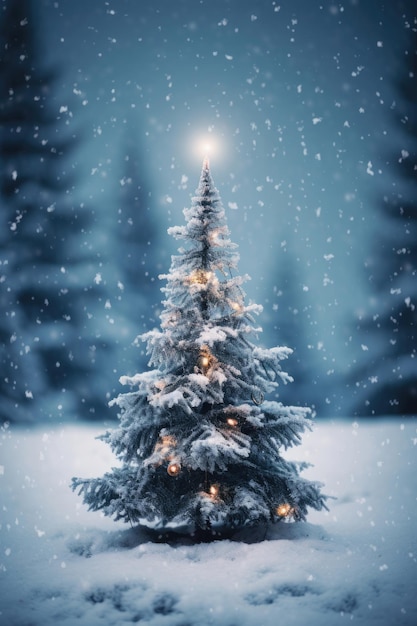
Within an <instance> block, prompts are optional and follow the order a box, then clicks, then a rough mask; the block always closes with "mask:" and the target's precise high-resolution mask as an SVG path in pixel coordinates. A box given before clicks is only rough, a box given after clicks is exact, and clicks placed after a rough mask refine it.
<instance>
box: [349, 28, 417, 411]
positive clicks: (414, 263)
mask: <svg viewBox="0 0 417 626" xmlns="http://www.w3.org/2000/svg"><path fill="white" fill-rule="evenodd" d="M397 87H398V93H399V96H400V99H399V101H398V103H397V104H396V107H395V109H394V111H395V115H396V121H397V124H398V126H399V128H400V129H401V136H400V138H401V143H400V145H399V149H398V150H397V151H396V152H395V161H394V160H393V162H392V171H393V172H394V173H395V172H396V173H397V179H396V180H395V182H394V184H393V187H394V189H393V192H392V193H391V194H386V195H385V196H384V201H383V202H382V203H381V211H380V217H381V220H380V226H379V229H378V230H377V231H376V233H375V235H376V237H375V239H376V244H374V248H373V251H372V254H371V256H370V258H369V260H368V262H367V269H368V271H369V273H370V276H369V282H370V283H371V285H372V293H371V298H370V304H369V306H368V307H366V308H365V312H364V313H362V314H361V315H360V317H359V320H358V326H357V330H358V331H359V338H360V342H361V344H362V347H363V348H364V349H362V351H361V352H360V353H359V355H358V359H357V367H356V371H355V372H354V383H355V384H354V390H353V394H352V395H353V397H354V401H355V406H354V407H353V410H354V413H355V414H357V415H387V414H398V415H404V414H409V415H410V414H411V415H416V414H417V200H416V199H417V31H416V29H414V30H412V31H411V36H410V46H409V48H408V50H407V51H406V54H405V63H404V64H403V71H402V73H401V74H400V75H399V77H398V79H397ZM400 183H402V184H400Z"/></svg>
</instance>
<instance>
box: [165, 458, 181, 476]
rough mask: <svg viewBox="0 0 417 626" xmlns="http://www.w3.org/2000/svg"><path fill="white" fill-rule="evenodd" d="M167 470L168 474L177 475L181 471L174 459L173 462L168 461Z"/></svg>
mask: <svg viewBox="0 0 417 626" xmlns="http://www.w3.org/2000/svg"><path fill="white" fill-rule="evenodd" d="M167 472H168V474H169V475H170V476H178V474H179V473H180V472H181V465H180V464H179V463H176V462H175V461H174V462H173V463H170V464H169V465H168V467H167Z"/></svg>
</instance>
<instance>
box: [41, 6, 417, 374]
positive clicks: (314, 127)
mask: <svg viewBox="0 0 417 626" xmlns="http://www.w3.org/2000/svg"><path fill="white" fill-rule="evenodd" d="M413 4H414V3H413V2H411V1H409V2H401V1H399V0H393V1H390V2H387V1H385V2H384V1H382V0H346V1H345V2H335V1H329V0H322V1H316V0H291V1H288V0H281V1H280V0H276V1H273V0H272V1H271V0H261V1H257V2H255V1H249V0H243V1H242V0H210V1H209V0H177V1H176V2H172V1H170V2H168V1H167V0H154V1H152V2H148V1H137V0H118V1H116V0H109V1H107V2H104V1H102V0H91V1H90V0H89V1H83V2H81V1H79V0H41V2H39V19H40V20H41V21H42V24H43V30H42V41H43V46H44V50H45V52H46V53H47V54H48V55H49V57H50V60H51V61H52V62H54V63H57V64H58V67H59V68H60V69H61V70H62V74H61V76H60V77H59V96H58V97H59V99H60V100H59V102H57V108H60V107H61V106H64V107H66V106H68V112H67V113H64V115H65V114H67V115H70V114H71V113H72V115H73V117H72V122H71V123H72V125H73V128H77V129H79V131H78V132H79V133H80V136H81V138H82V141H81V143H80V149H79V153H78V164H77V165H78V167H79V169H80V171H81V172H82V177H81V178H80V180H79V183H78V192H79V194H80V197H85V198H89V199H90V200H91V201H93V202H94V204H95V206H96V207H97V208H98V209H99V211H102V215H103V219H104V216H105V214H106V212H109V211H110V212H111V211H113V210H114V208H115V203H116V202H117V201H116V198H117V193H118V187H119V186H120V183H119V180H120V178H121V176H122V174H121V171H122V169H121V168H122V160H123V155H124V150H125V146H126V140H127V137H134V138H136V141H137V145H138V150H139V152H140V153H141V155H142V157H143V164H144V176H146V177H147V180H148V185H149V187H150V189H151V190H152V197H153V199H154V207H155V211H157V212H158V219H159V223H160V228H161V232H165V231H166V229H167V227H168V226H170V225H173V224H181V223H183V216H182V209H183V207H184V206H187V205H189V203H190V196H191V195H192V194H193V192H194V190H195V187H196V185H197V182H198V178H199V173H200V168H201V160H202V157H203V150H202V148H201V144H202V143H203V142H205V141H210V142H211V143H212V145H213V151H212V153H211V168H212V173H213V177H214V180H215V182H216V186H217V187H218V189H219V190H220V193H221V196H222V199H223V203H224V206H225V207H226V208H227V209H228V211H227V212H228V222H229V227H230V230H231V235H232V239H233V240H234V241H236V242H237V243H238V244H239V246H240V254H241V264H240V270H241V273H248V274H249V275H250V276H251V277H252V281H251V282H250V283H248V284H247V288H246V291H247V293H248V295H249V297H251V298H253V299H255V300H256V301H257V302H259V303H261V304H265V310H266V312H267V310H269V309H268V301H269V300H270V298H271V291H272V288H273V287H274V285H276V282H277V280H278V277H279V274H280V272H281V273H282V272H283V265H284V271H285V264H286V263H287V262H288V264H291V263H292V264H294V263H295V265H296V267H297V276H298V283H297V289H298V290H299V292H300V294H302V296H303V298H306V299H307V300H306V302H307V303H308V310H309V331H308V333H309V336H308V338H307V339H308V342H309V344H310V345H312V346H314V348H315V349H317V351H318V353H319V359H318V360H319V362H320V364H321V367H322V369H323V372H324V373H326V372H329V371H333V370H334V371H335V373H337V372H340V371H343V369H344V368H346V367H347V366H348V365H349V363H350V362H351V360H352V359H353V358H354V354H355V351H356V350H357V349H358V346H357V345H356V343H357V342H356V339H355V337H353V338H352V339H350V336H351V335H352V327H351V323H352V319H353V316H354V313H355V311H357V310H358V309H360V308H361V307H362V306H363V305H364V304H365V303H366V300H367V292H366V289H365V287H366V277H365V272H364V263H365V261H366V258H367V255H368V254H369V246H370V244H371V242H372V237H373V233H374V229H375V219H376V216H377V206H378V198H379V197H380V196H381V195H382V194H383V193H384V190H385V189H386V187H387V185H388V186H390V185H391V184H392V182H393V181H391V178H390V176H391V174H390V170H389V168H388V167H387V166H386V162H387V158H388V156H389V157H391V152H390V151H391V150H393V149H394V146H398V143H396V142H397V141H398V136H397V129H396V127H395V126H394V124H393V114H392V110H391V109H392V108H393V106H395V99H396V97H397V96H396V92H395V88H394V85H393V81H394V80H395V77H396V74H397V72H398V69H399V67H400V66H401V63H402V61H403V58H404V52H405V50H406V49H407V45H408V39H407V36H408V33H409V31H410V26H411V24H412V20H413V19H414V16H415V13H416V12H415V9H414V10H413ZM395 149H397V148H395ZM166 247H167V251H169V253H171V252H174V251H175V242H171V241H170V240H169V238H168V237H167V238H166ZM168 263H169V260H168ZM166 269H168V267H167V268H166ZM276 286H277V288H278V289H279V285H276ZM261 323H262V321H261ZM273 340H274V342H275V343H279V336H278V337H274V339H273ZM268 343H270V341H269V340H268Z"/></svg>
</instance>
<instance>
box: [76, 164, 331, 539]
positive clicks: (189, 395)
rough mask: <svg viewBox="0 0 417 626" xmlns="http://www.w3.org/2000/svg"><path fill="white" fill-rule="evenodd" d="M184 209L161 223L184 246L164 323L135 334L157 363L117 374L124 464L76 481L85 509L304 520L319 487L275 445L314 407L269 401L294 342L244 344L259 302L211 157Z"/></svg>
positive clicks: (293, 433) (291, 437)
mask: <svg viewBox="0 0 417 626" xmlns="http://www.w3.org/2000/svg"><path fill="white" fill-rule="evenodd" d="M184 215H185V218H186V225H185V226H175V227H172V228H170V229H169V232H170V234H171V235H173V236H174V237H175V238H176V239H179V240H183V241H184V247H183V248H180V249H179V254H178V255H177V256H174V257H173V258H172V264H171V268H170V271H169V273H168V274H167V275H163V276H161V278H162V279H165V280H166V281H167V283H166V287H164V288H163V291H164V292H165V295H166V299H165V301H164V303H163V304H164V310H163V312H162V314H161V330H153V331H151V332H148V333H146V334H145V335H143V336H142V337H141V339H142V340H144V341H146V342H147V350H148V354H149V355H150V362H149V365H150V366H151V367H154V369H152V370H150V371H147V372H144V373H141V374H136V375H135V376H131V377H127V376H124V377H122V378H121V382H122V383H123V384H127V385H129V386H130V387H131V391H130V392H129V393H124V394H121V395H120V396H119V397H118V398H116V399H115V400H113V404H116V405H117V406H118V407H119V408H120V415H119V418H120V425H119V427H118V428H116V429H114V430H111V431H108V432H107V433H105V434H104V435H103V436H102V437H101V439H103V440H104V441H105V442H107V443H108V444H109V445H110V446H111V448H112V450H113V452H114V453H115V454H116V456H117V457H118V459H119V461H120V466H119V467H117V468H113V469H112V471H111V472H109V473H106V474H105V475H104V476H103V477H101V478H94V479H89V478H87V479H83V478H74V479H73V483H72V487H73V489H74V490H75V489H79V492H80V494H82V496H83V498H84V502H85V503H86V504H87V505H89V507H90V509H92V510H101V511H103V513H104V514H105V515H109V516H114V518H115V519H122V520H124V521H126V522H128V521H130V523H131V524H139V525H144V526H147V527H149V528H153V529H157V530H164V531H166V530H174V531H177V532H184V533H191V534H193V533H199V532H200V531H203V532H208V533H212V534H216V533H220V532H225V531H230V530H233V529H238V528H243V527H246V526H255V525H257V524H260V523H267V522H270V521H277V520H284V519H285V520H290V519H295V520H299V519H305V518H306V514H307V509H308V507H313V508H315V509H318V510H320V509H321V508H323V507H325V496H323V495H322V494H321V492H320V485H319V484H318V483H315V482H311V481H308V480H306V479H304V478H302V477H300V475H299V472H300V470H302V469H303V468H304V467H305V465H304V464H297V463H294V462H290V461H287V460H285V459H284V458H283V457H282V456H281V450H282V449H284V450H285V449H286V448H288V447H290V446H293V445H297V444H299V443H300V435H301V433H302V432H303V431H304V430H305V429H306V428H309V426H310V422H311V419H310V418H311V411H310V409H308V408H301V407H293V406H283V405H282V404H281V403H280V402H276V401H270V400H267V399H265V398H266V395H267V394H270V393H271V392H273V391H275V390H276V388H277V386H278V384H279V383H284V384H285V383H286V382H289V381H291V380H292V379H291V377H290V376H289V375H288V374H286V373H285V372H284V371H282V369H281V365H280V363H281V361H282V360H283V359H285V358H286V357H287V356H288V355H289V354H290V353H291V350H290V349H289V348H282V347H280V348H270V349H265V348H261V347H257V346H255V344H254V343H252V341H253V339H254V338H255V339H256V336H257V333H258V332H259V331H260V330H261V329H260V328H257V327H256V326H255V324H254V318H253V316H254V314H258V313H259V312H260V311H261V307H260V306H258V305H256V304H245V300H244V296H245V294H244V292H243V290H242V283H243V282H244V280H245V278H244V277H240V276H235V275H234V272H235V271H236V270H237V262H238V259H239V256H238V254H237V251H236V248H237V246H236V245H235V244H233V243H232V242H231V241H230V239H229V231H228V228H227V225H226V220H225V213H224V210H223V207H222V204H221V200H220V196H219V193H218V191H217V190H216V188H215V187H214V184H213V180H212V177H211V173H210V168H209V162H208V159H207V158H206V159H205V160H204V163H203V169H202V173H201V178H200V183H199V186H198V189H197V191H196V197H195V198H193V202H192V206H191V208H189V209H185V210H184Z"/></svg>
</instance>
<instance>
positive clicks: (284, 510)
mask: <svg viewBox="0 0 417 626" xmlns="http://www.w3.org/2000/svg"><path fill="white" fill-rule="evenodd" d="M276 513H277V515H279V517H287V516H288V515H290V514H291V513H292V507H291V505H290V504H280V505H279V506H278V507H277V510H276Z"/></svg>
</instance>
